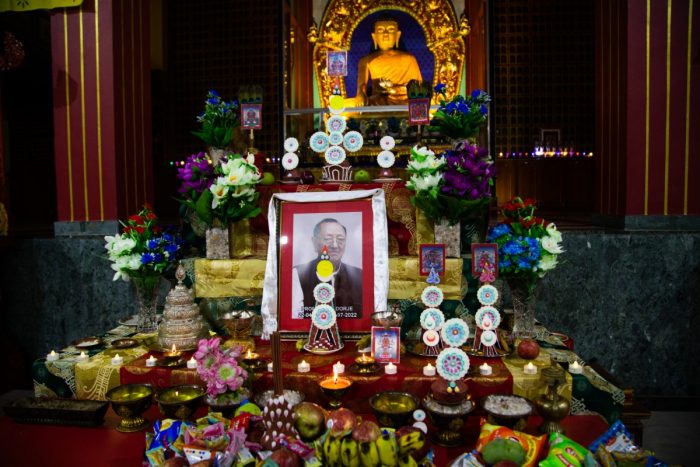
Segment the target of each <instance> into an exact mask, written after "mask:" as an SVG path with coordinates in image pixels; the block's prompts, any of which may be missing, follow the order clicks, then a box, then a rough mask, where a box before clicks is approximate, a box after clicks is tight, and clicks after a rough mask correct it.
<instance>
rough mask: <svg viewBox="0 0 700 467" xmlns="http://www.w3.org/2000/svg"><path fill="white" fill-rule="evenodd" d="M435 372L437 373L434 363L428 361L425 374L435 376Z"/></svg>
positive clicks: (424, 369) (424, 368)
mask: <svg viewBox="0 0 700 467" xmlns="http://www.w3.org/2000/svg"><path fill="white" fill-rule="evenodd" d="M435 373H436V370H435V367H434V366H433V365H431V364H430V363H428V364H427V365H425V366H424V367H423V375H425V376H435Z"/></svg>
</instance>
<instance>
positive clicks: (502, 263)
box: [498, 259, 510, 269]
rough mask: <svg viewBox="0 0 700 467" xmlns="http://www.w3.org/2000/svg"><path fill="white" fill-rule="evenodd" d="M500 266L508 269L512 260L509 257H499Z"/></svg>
mask: <svg viewBox="0 0 700 467" xmlns="http://www.w3.org/2000/svg"><path fill="white" fill-rule="evenodd" d="M498 266H499V268H500V269H506V268H509V267H510V260H509V259H503V260H501V259H499V260H498Z"/></svg>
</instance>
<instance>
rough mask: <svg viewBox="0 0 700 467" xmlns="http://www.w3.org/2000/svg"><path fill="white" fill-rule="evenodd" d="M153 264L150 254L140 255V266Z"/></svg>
mask: <svg viewBox="0 0 700 467" xmlns="http://www.w3.org/2000/svg"><path fill="white" fill-rule="evenodd" d="M152 262H153V255H152V254H151V253H144V254H142V255H141V264H150V263H152Z"/></svg>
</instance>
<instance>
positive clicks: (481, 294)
mask: <svg viewBox="0 0 700 467" xmlns="http://www.w3.org/2000/svg"><path fill="white" fill-rule="evenodd" d="M476 298H477V299H478V300H479V303H481V304H482V305H493V304H494V303H496V301H497V300H498V289H497V288H496V287H494V286H492V285H491V284H485V285H482V286H481V287H479V290H477V291H476Z"/></svg>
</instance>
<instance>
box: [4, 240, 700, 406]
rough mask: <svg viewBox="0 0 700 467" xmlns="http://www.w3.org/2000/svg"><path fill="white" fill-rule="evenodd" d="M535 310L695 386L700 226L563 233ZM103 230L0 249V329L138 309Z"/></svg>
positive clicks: (25, 341)
mask: <svg viewBox="0 0 700 467" xmlns="http://www.w3.org/2000/svg"><path fill="white" fill-rule="evenodd" d="M564 248H565V249H566V253H565V254H564V255H562V256H563V261H562V263H561V264H560V265H559V267H558V268H557V269H556V270H555V272H553V273H551V274H550V275H549V276H547V277H546V278H545V279H544V281H543V283H542V285H541V293H540V295H539V300H538V311H537V317H538V318H539V319H540V320H542V321H543V322H544V323H545V324H546V325H547V326H548V327H549V328H550V329H552V330H557V331H560V332H563V333H566V334H568V335H570V336H571V337H572V338H573V339H574V341H575V348H576V351H577V352H578V353H579V354H580V355H581V356H582V357H583V358H584V359H586V360H592V359H596V360H597V361H598V362H599V363H600V364H601V365H602V366H603V367H604V368H607V369H608V370H609V371H610V373H611V374H612V375H613V376H615V377H616V378H617V379H618V380H619V381H621V382H622V383H623V384H624V385H625V386H627V387H632V388H634V389H635V390H636V393H637V394H642V395H674V396H698V395H700V375H699V374H698V372H697V371H696V368H697V367H698V365H700V340H698V339H697V335H698V334H699V333H700V317H699V316H698V310H700V233H658V232H634V233H604V232H602V231H590V232H587V231H577V232H565V233H564ZM103 251H104V249H103V240H102V239H101V238H100V237H92V238H81V239H75V238H61V239H27V240H20V241H18V242H17V245H16V247H15V248H13V249H12V251H9V249H5V250H2V251H0V264H2V265H3V268H2V269H1V270H0V306H2V307H4V308H5V311H6V312H5V313H3V314H2V316H3V320H4V322H3V323H1V326H2V327H1V328H0V329H2V331H0V332H1V333H2V334H1V337H2V339H4V340H6V341H9V342H12V343H14V344H15V345H17V346H18V347H19V348H20V349H21V352H22V355H23V356H24V359H25V362H24V363H25V365H26V366H27V367H28V366H29V364H30V362H31V360H32V359H34V358H37V357H39V356H42V355H44V354H46V353H47V352H48V351H49V350H50V349H52V348H60V347H62V346H64V345H65V344H67V343H69V342H71V341H72V340H74V339H77V338H80V337H85V336H88V335H92V334H99V333H101V332H104V331H106V330H108V329H110V328H111V327H113V326H115V325H116V324H117V322H118V320H119V319H121V318H123V317H125V316H128V315H130V314H131V313H133V312H134V304H133V299H132V296H131V290H130V287H129V284H127V283H125V282H122V281H118V282H112V271H111V269H110V268H109V264H108V262H107V261H106V260H105V259H104V258H103Z"/></svg>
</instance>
